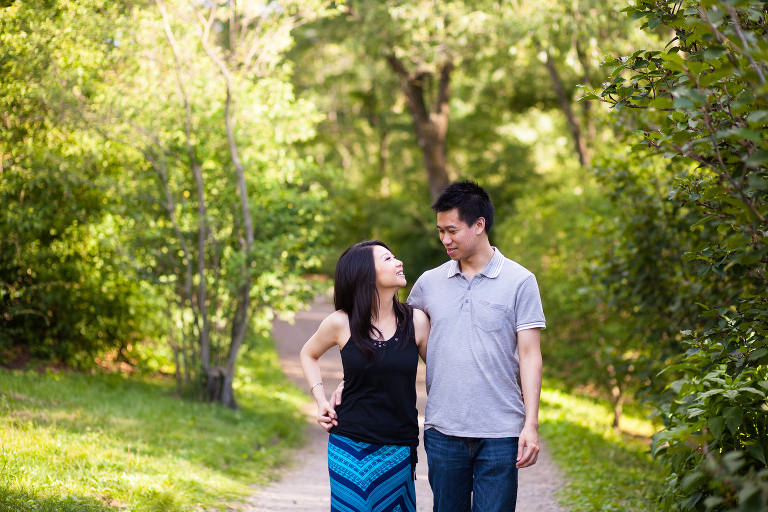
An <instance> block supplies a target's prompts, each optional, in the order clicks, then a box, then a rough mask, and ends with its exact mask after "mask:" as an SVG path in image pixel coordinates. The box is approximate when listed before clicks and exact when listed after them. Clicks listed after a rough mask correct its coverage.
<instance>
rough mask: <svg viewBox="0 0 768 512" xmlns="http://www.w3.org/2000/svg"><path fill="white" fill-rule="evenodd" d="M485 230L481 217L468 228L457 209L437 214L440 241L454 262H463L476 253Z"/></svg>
mask: <svg viewBox="0 0 768 512" xmlns="http://www.w3.org/2000/svg"><path fill="white" fill-rule="evenodd" d="M484 229H485V219H484V218H482V217H480V218H479V219H477V222H475V223H474V224H473V225H471V226H468V225H467V224H466V223H465V222H464V221H462V220H461V219H459V210H458V209H456V208H454V209H453V210H448V211H446V212H439V213H438V214H437V230H438V232H439V233H440V241H441V242H442V243H443V246H445V249H446V252H447V253H448V256H449V257H450V258H451V259H452V260H454V261H461V260H463V259H466V258H468V257H470V256H472V255H473V254H474V253H475V251H476V250H477V245H478V242H479V240H480V235H481V234H482V233H483V230H484Z"/></svg>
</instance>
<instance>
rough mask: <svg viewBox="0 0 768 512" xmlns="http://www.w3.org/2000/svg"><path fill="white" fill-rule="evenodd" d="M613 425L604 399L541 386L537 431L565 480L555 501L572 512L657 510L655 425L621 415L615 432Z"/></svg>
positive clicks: (658, 479) (658, 478)
mask: <svg viewBox="0 0 768 512" xmlns="http://www.w3.org/2000/svg"><path fill="white" fill-rule="evenodd" d="M612 422H613V413H612V410H611V407H610V406H609V405H608V403H607V402H606V401H602V400H598V399H595V398H591V397H586V396H579V395H578V394H575V393H567V392H564V391H561V390H560V389H558V388H557V387H555V386H553V385H549V384H547V385H545V386H544V389H543V390H542V396H541V414H540V423H541V425H540V427H539V432H540V433H541V435H542V437H544V438H545V439H546V440H547V448H548V449H549V451H550V452H551V454H552V457H553V458H554V460H555V461H556V462H557V463H558V466H559V467H560V470H561V471H562V473H563V474H564V475H565V477H566V481H567V484H566V487H565V488H564V489H563V490H562V491H561V492H560V495H559V499H560V503H561V504H562V505H563V506H564V507H565V508H566V510H569V511H571V512H597V511H601V512H614V511H616V512H618V511H632V512H635V511H636V512H644V511H657V510H660V509H659V507H658V505H657V503H656V501H655V498H656V496H657V495H658V494H659V493H660V492H661V490H662V486H663V484H664V477H665V474H664V472H663V471H662V470H661V469H659V467H657V466H656V465H655V463H654V462H653V460H652V459H651V456H650V450H649V445H648V443H649V442H650V439H648V437H649V436H650V435H651V434H652V433H653V432H654V431H655V426H654V425H653V424H652V423H651V422H650V421H648V420H646V419H643V418H642V417H637V416H625V417H623V418H622V421H621V423H620V426H621V428H622V430H623V431H624V433H623V434H617V433H615V432H614V431H613V428H612ZM627 432H629V433H627Z"/></svg>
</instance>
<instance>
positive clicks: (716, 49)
mask: <svg viewBox="0 0 768 512" xmlns="http://www.w3.org/2000/svg"><path fill="white" fill-rule="evenodd" d="M625 11H626V12H627V13H628V15H629V16H630V17H631V18H632V19H647V21H646V22H645V24H644V25H643V27H648V28H649V29H656V28H657V27H660V28H659V30H662V29H668V30H671V31H672V34H673V36H671V37H673V39H672V40H671V41H670V43H669V45H667V48H666V49H665V50H664V51H657V50H652V51H647V50H640V51H637V52H635V53H633V54H632V55H630V56H626V57H615V58H610V59H609V60H608V61H607V62H605V63H604V65H605V66H607V67H609V68H611V70H612V73H611V76H610V78H609V79H608V81H606V82H605V83H604V84H603V87H602V88H601V89H600V90H599V91H588V94H587V96H586V98H587V99H599V100H601V101H603V102H606V103H609V104H611V105H612V106H613V108H614V109H615V110H617V111H620V113H619V114H617V120H620V123H621V128H622V129H623V131H624V132H625V133H626V135H627V137H629V138H634V139H636V143H635V144H634V145H633V146H632V152H631V153H630V154H628V155H626V156H619V157H616V158H614V159H613V160H609V161H607V162H603V163H602V165H601V169H602V172H603V173H605V174H606V175H607V176H608V178H607V179H606V180H605V182H606V183H608V184H609V186H611V187H612V188H613V189H614V190H615V191H616V194H617V196H618V195H621V196H626V195H628V196H630V198H631V199H629V200H627V199H625V198H623V197H622V198H620V199H619V200H618V201H617V204H618V205H620V206H621V207H622V208H623V209H624V211H622V212H621V213H620V214H619V217H620V219H621V220H620V222H619V223H618V224H617V228H616V231H615V234H616V235H617V236H618V241H619V243H618V245H619V248H618V249H617V250H616V251H610V252H606V253H604V254H605V261H607V262H608V264H607V267H606V269H604V273H603V277H604V279H605V280H606V281H607V282H609V283H612V284H609V286H608V290H607V293H606V296H607V297H610V298H612V299H615V300H616V301H617V302H619V303H623V304H625V305H627V306H628V305H629V304H634V305H635V306H634V312H635V313H637V314H638V316H637V325H638V326H641V325H642V326H644V330H645V332H646V333H647V336H646V337H645V339H644V340H642V341H641V342H639V343H637V344H635V345H634V346H635V347H639V348H640V350H642V349H643V346H645V347H646V352H651V353H653V354H655V355H656V358H655V360H654V361H652V363H653V365H654V366H655V367H656V368H658V369H661V368H664V373H662V375H661V376H660V378H659V381H660V382H670V381H671V383H670V384H669V386H668V387H667V393H668V395H667V396H666V397H665V396H664V395H657V400H658V403H659V404H660V410H661V413H662V416H663V418H664V420H665V424H666V428H665V429H664V430H663V431H662V432H660V433H659V434H657V435H656V436H654V439H655V442H654V453H655V455H656V456H657V457H658V459H659V460H660V461H661V462H662V463H663V464H665V465H667V466H668V467H669V468H670V469H671V475H670V477H669V479H668V489H666V490H665V492H664V493H663V494H662V496H661V500H662V503H663V504H664V506H665V508H666V509H677V510H685V511H687V510H705V509H707V510H755V511H757V510H765V508H766V506H768V469H766V457H767V456H768V408H767V407H766V392H767V391H768V370H767V369H766V363H768V348H767V347H765V344H766V340H765V336H766V332H768V325H767V324H768V301H766V299H765V286H766V284H768V283H767V282H766V276H765V266H766V263H768V257H767V256H766V254H768V244H766V238H765V237H766V229H767V228H768V226H767V225H766V215H768V205H767V204H766V199H767V198H768V180H767V179H766V178H767V177H768V176H767V174H766V164H768V150H767V148H766V139H765V137H766V129H768V124H767V123H766V120H768V102H767V101H766V100H767V95H768V84H766V78H765V73H766V64H768V38H766V36H767V35H768V34H767V33H766V21H768V6H767V5H766V3H765V2H747V1H718V0H705V1H696V2H692V1H669V2H659V1H653V2H651V1H641V2H638V3H637V5H635V6H631V7H628V8H626V9H625ZM646 162H649V163H650V165H649V164H646ZM641 182H642V183H641ZM638 183H640V185H641V186H640V187H639V192H638ZM665 190H670V192H669V194H668V196H669V199H670V200H671V201H672V204H670V203H666V204H663V205H662V200H661V198H660V197H659V193H661V192H664V191H665ZM643 196H645V197H647V198H648V200H646V201H643V200H638V198H640V197H643ZM654 196H655V197H654ZM641 247H642V248H643V249H641ZM648 259H651V260H654V261H642V260H648ZM685 262H690V264H689V265H685ZM690 265H698V269H697V271H696V272H694V270H696V269H695V268H692V267H691V266H690ZM630 295H631V298H630ZM695 308H699V311H698V313H702V314H701V316H700V317H699V316H698V315H697V314H696V311H695ZM654 318H655V321H654ZM686 325H687V326H689V327H687V328H686ZM655 326H658V327H660V328H661V329H662V331H663V335H661V336H660V335H659V334H660V333H658V332H657V333H654V331H653V329H654V328H655ZM681 327H682V328H684V329H685V330H683V331H682V333H681V334H679V335H678V334H677V333H676V332H675V330H677V329H679V328H681ZM649 342H650V343H653V344H654V345H653V349H651V348H650V347H649V346H648V344H649ZM670 363H674V364H670Z"/></svg>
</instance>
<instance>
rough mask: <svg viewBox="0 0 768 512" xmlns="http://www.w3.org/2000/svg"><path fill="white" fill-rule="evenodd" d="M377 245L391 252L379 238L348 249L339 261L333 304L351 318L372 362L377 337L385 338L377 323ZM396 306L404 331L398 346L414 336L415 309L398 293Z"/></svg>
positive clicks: (355, 336)
mask: <svg viewBox="0 0 768 512" xmlns="http://www.w3.org/2000/svg"><path fill="white" fill-rule="evenodd" d="M376 245H380V246H381V247H384V248H385V249H386V250H388V251H389V247H387V246H386V245H385V244H384V242H380V241H379V240H367V241H365V242H360V243H359V244H355V245H353V246H352V247H350V248H349V249H347V250H346V251H344V254H342V255H341V258H339V262H338V263H336V276H335V283H334V285H333V305H334V307H335V308H336V309H337V310H341V311H343V312H345V313H346V314H347V316H348V317H349V330H350V332H351V334H352V341H353V342H354V343H355V345H356V346H357V348H358V350H360V353H361V354H363V356H365V357H366V358H367V359H368V361H369V362H371V363H372V362H373V360H374V358H375V357H376V349H375V348H374V344H373V337H374V336H376V337H377V338H382V337H383V335H382V333H381V331H379V330H378V329H377V328H376V327H375V326H374V325H373V317H374V315H376V314H378V311H379V292H378V290H377V289H376V263H375V262H374V260H373V247H374V246H376ZM392 306H393V308H394V311H395V318H396V319H397V329H398V331H400V340H399V343H397V345H398V346H404V345H405V344H407V343H408V341H409V340H411V339H412V338H413V337H414V326H413V308H412V307H411V306H409V305H408V304H403V303H402V302H400V301H399V300H397V295H395V296H394V298H393V299H392Z"/></svg>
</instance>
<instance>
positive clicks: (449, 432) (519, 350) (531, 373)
mask: <svg viewBox="0 0 768 512" xmlns="http://www.w3.org/2000/svg"><path fill="white" fill-rule="evenodd" d="M432 209H433V210H434V211H435V213H436V214H437V229H438V231H439V233H440V240H441V241H442V243H443V245H444V246H445V248H446V251H447V253H448V256H449V257H450V261H448V262H446V263H444V264H443V265H441V266H439V267H437V268H434V269H432V270H429V271H427V272H425V273H424V274H423V275H422V276H421V277H420V278H419V279H418V280H417V281H416V284H415V285H414V286H413V288H412V290H411V293H410V295H409V296H408V301H407V303H405V304H403V303H400V302H399V301H398V299H397V291H398V290H399V289H400V288H402V287H403V286H405V285H406V279H405V275H404V272H403V265H402V262H400V261H399V260H398V259H397V258H395V256H394V255H393V254H392V252H391V251H390V250H389V248H388V247H387V246H386V245H385V244H384V243H382V242H379V241H376V240H374V241H367V242H361V243H359V244H357V245H354V246H352V247H350V248H349V249H347V250H346V251H345V252H344V254H342V256H341V258H340V259H339V261H338V264H337V266H336V275H335V283H334V306H335V308H336V311H335V312H334V313H332V314H331V315H329V316H328V317H327V318H326V319H325V320H324V321H323V322H322V324H321V325H320V327H319V328H318V330H317V332H316V333H315V334H314V335H313V336H312V337H311V338H310V339H309V341H307V343H306V345H305V346H304V348H303V349H302V351H301V364H302V369H303V370H304V375H305V377H306V379H307V382H308V384H309V385H310V391H311V393H312V395H313V396H314V398H315V400H316V401H317V405H318V415H317V419H318V422H319V423H320V425H321V426H323V428H325V429H326V430H328V431H330V437H329V442H328V469H329V473H330V479H331V511H332V512H385V511H386V512H388V511H392V512H415V511H416V504H415V502H416V496H415V489H414V478H415V465H416V447H417V446H418V442H419V440H418V439H419V426H418V420H417V411H416V367H417V364H418V358H419V357H421V358H422V359H423V360H424V361H425V362H426V365H427V396H428V398H427V408H426V415H425V416H426V417H425V421H424V448H425V450H426V453H427V463H428V468H429V469H428V474H429V484H430V486H431V487H432V493H433V496H434V508H433V510H434V511H436V512H468V511H470V510H472V511H473V512H511V511H514V510H515V503H516V500H517V470H518V469H519V468H524V467H528V466H531V465H533V464H535V463H536V459H537V457H538V452H539V444H538V413H539V396H540V394H541V372H542V367H541V366H542V363H541V349H540V332H541V329H543V328H544V327H545V323H544V313H543V311H542V307H541V299H540V296H539V290H538V285H537V284H536V279H535V277H534V276H533V274H532V273H531V272H529V271H528V270H526V269H525V268H523V267H522V266H520V265H518V264H517V263H515V262H514V261H512V260H509V259H507V258H505V257H504V256H503V255H502V254H501V253H500V252H499V250H498V249H496V248H495V247H493V246H491V245H490V242H489V241H488V233H489V232H490V230H491V227H492V226H493V203H492V202H491V198H490V196H489V195H488V193H487V192H486V191H485V190H483V189H482V188H481V187H479V186H478V185H476V184H475V183H472V182H467V181H461V182H455V183H453V184H451V185H449V186H448V187H447V188H446V189H445V190H444V191H443V192H442V193H441V194H440V196H439V197H438V198H437V200H436V201H435V204H433V205H432ZM334 345H336V346H338V347H339V348H340V349H341V360H342V366H343V369H344V381H343V383H342V384H341V385H340V386H339V388H338V389H337V390H336V391H335V392H334V393H333V395H332V397H331V400H330V401H329V400H328V399H327V398H326V392H325V390H324V389H323V385H322V377H321V375H320V365H319V363H318V359H319V357H320V356H321V355H322V354H324V353H325V352H326V351H327V350H329V349H330V348H332V347H333V346H334ZM523 395H524V396H525V401H523Z"/></svg>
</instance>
